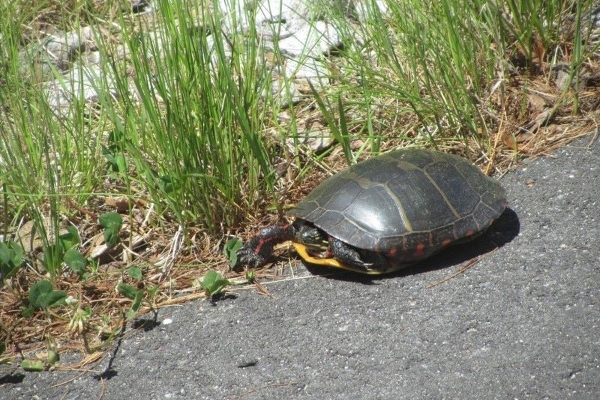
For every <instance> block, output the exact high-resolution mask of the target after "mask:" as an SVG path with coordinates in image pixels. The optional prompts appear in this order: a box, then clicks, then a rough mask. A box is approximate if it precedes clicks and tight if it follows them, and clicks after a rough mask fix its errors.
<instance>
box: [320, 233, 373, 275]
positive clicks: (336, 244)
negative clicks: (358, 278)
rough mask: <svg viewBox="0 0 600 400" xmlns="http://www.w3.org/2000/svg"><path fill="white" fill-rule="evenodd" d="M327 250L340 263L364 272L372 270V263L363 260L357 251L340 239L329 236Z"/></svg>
mask: <svg viewBox="0 0 600 400" xmlns="http://www.w3.org/2000/svg"><path fill="white" fill-rule="evenodd" d="M329 250H330V251H331V253H332V256H333V257H334V258H335V259H336V260H338V261H339V262H340V263H342V264H345V265H347V266H349V267H352V268H355V269H357V270H359V271H365V272H366V271H371V270H372V267H373V263H366V262H364V261H363V260H362V259H361V256H360V254H359V253H358V251H356V250H355V249H353V248H352V247H350V246H349V245H347V244H346V243H344V242H342V241H341V240H338V239H336V238H333V237H329Z"/></svg>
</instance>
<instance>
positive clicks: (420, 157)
mask: <svg viewBox="0 0 600 400" xmlns="http://www.w3.org/2000/svg"><path fill="white" fill-rule="evenodd" d="M506 204H507V202H506V194H505V192H504V189H503V188H502V187H501V186H500V184H499V183H498V181H497V180H495V179H492V178H490V177H487V176H486V175H484V174H483V173H482V172H481V171H480V170H479V169H478V168H477V167H475V166H474V165H472V164H471V163H470V162H468V161H467V160H465V159H464V158H461V157H458V156H455V155H451V154H446V153H440V152H435V151H429V150H417V149H404V150H396V151H392V152H389V153H386V154H383V155H380V156H378V157H374V158H371V159H369V160H366V161H363V162H360V163H357V164H355V165H354V166H352V167H350V168H349V169H347V170H346V171H344V172H341V173H339V174H336V175H334V176H332V177H330V178H328V179H327V180H325V181H324V182H322V183H321V184H320V185H319V186H317V187H316V188H315V189H314V190H313V191H312V192H311V193H309V194H308V196H306V198H305V199H304V200H302V201H301V202H300V203H299V204H298V205H296V207H294V208H293V209H292V210H291V211H290V212H289V214H290V215H291V216H293V217H295V221H294V222H293V223H292V224H280V225H274V226H271V227H267V228H264V229H262V230H261V231H260V232H259V233H258V234H257V235H255V236H254V237H252V238H251V239H250V241H249V242H247V243H246V244H245V245H244V246H243V247H242V248H241V249H240V250H239V251H238V253H237V257H238V262H237V265H236V267H238V268H239V267H241V266H244V265H247V266H250V267H258V266H261V265H263V264H265V263H266V262H267V261H268V259H269V258H270V257H271V254H272V252H273V246H274V245H275V244H277V243H280V242H284V241H287V240H291V241H293V242H294V247H295V249H296V251H297V252H298V254H299V255H300V256H301V257H302V258H303V259H304V260H305V261H307V262H309V263H312V264H318V265H325V266H330V267H337V268H343V269H348V270H351V271H355V272H360V273H365V274H380V273H386V272H391V271H395V270H398V269H400V268H403V267H406V266H408V265H410V264H414V263H415V262H417V261H419V260H422V259H424V258H427V257H429V256H431V255H433V254H434V253H437V252H438V251H440V250H442V249H443V248H445V247H447V246H448V245H450V244H454V243H457V242H464V241H467V240H471V239H473V238H475V237H477V236H478V235H479V234H480V233H482V232H483V231H485V230H486V229H487V228H488V227H489V226H490V225H491V224H492V222H493V221H494V220H495V219H497V218H498V217H499V216H500V215H501V214H502V213H503V211H504V209H505V208H506Z"/></svg>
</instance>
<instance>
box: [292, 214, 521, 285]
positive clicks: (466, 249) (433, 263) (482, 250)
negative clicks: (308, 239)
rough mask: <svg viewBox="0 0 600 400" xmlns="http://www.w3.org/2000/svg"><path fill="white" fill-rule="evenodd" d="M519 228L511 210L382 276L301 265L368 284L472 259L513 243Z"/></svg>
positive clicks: (328, 275)
mask: <svg viewBox="0 0 600 400" xmlns="http://www.w3.org/2000/svg"><path fill="white" fill-rule="evenodd" d="M520 229H521V225H520V223H519V217H518V216H517V213H516V212H515V211H514V210H512V209H511V208H507V209H506V210H504V213H502V215H501V216H500V217H499V218H498V219H497V220H496V221H495V222H494V223H493V224H492V225H491V226H490V227H489V228H488V230H486V231H485V232H484V233H483V234H482V235H480V236H479V237H477V238H476V239H474V240H472V241H470V242H465V243H460V244H456V245H453V246H450V247H448V248H447V249H445V250H443V251H441V252H440V253H438V254H436V255H434V256H432V257H430V258H428V259H426V260H424V261H421V262H419V263H416V264H414V265H411V266H409V267H406V268H403V269H401V270H398V271H396V272H392V273H389V274H381V275H365V274H360V273H357V272H351V271H343V270H338V269H336V268H328V267H323V266H320V265H314V264H310V263H306V262H304V265H305V266H306V269H307V270H308V271H309V272H310V273H312V274H313V275H320V276H323V277H326V278H330V279H338V280H345V281H356V282H361V283H365V284H369V283H371V282H373V281H376V280H380V279H389V278H395V277H402V276H407V275H414V274H421V273H424V272H429V271H435V270H437V269H442V268H448V267H451V266H453V265H458V264H462V263H464V262H467V261H469V260H472V259H475V258H477V257H479V256H482V255H484V254H486V253H489V252H491V251H493V250H496V249H498V248H500V247H502V246H504V245H505V244H507V243H509V242H510V241H512V240H513V239H514V238H515V237H516V236H517V235H518V234H519V231H520Z"/></svg>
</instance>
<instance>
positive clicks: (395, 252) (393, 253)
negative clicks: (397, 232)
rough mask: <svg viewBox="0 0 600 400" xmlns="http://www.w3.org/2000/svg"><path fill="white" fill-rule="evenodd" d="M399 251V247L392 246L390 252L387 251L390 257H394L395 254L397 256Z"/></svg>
mask: <svg viewBox="0 0 600 400" xmlns="http://www.w3.org/2000/svg"><path fill="white" fill-rule="evenodd" d="M397 253H398V248H397V247H392V248H391V249H389V250H388V252H387V254H386V255H387V256H388V257H392V258H393V257H394V256H396V254H397Z"/></svg>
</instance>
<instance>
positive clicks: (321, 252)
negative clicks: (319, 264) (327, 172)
mask: <svg viewBox="0 0 600 400" xmlns="http://www.w3.org/2000/svg"><path fill="white" fill-rule="evenodd" d="M288 240H292V241H295V242H297V243H302V244H304V245H306V247H307V249H308V252H309V254H311V255H312V256H314V257H316V258H335V259H337V260H339V261H340V262H341V263H343V264H345V265H348V266H351V267H354V268H356V269H359V270H364V271H368V270H369V268H370V267H372V265H373V264H372V263H366V262H364V261H363V260H362V259H361V256H360V254H359V252H358V251H357V250H355V249H353V248H352V247H351V246H350V245H347V244H346V243H344V242H342V241H340V240H338V239H336V238H334V237H332V236H329V237H327V236H326V235H325V233H324V232H323V231H321V230H320V229H318V228H315V227H313V226H309V225H308V224H307V223H306V221H303V220H296V221H295V222H294V223H293V224H278V225H273V226H270V227H267V228H263V229H261V230H260V232H259V233H258V234H256V235H255V236H253V237H252V239H250V240H249V241H248V243H246V244H245V245H244V246H243V247H242V248H241V249H240V250H238V252H237V257H238V262H237V264H238V265H247V266H249V267H253V268H256V267H260V266H262V265H264V264H266V263H267V261H268V260H269V258H271V256H272V254H273V247H274V246H275V245H276V244H278V243H282V242H285V241H288Z"/></svg>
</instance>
